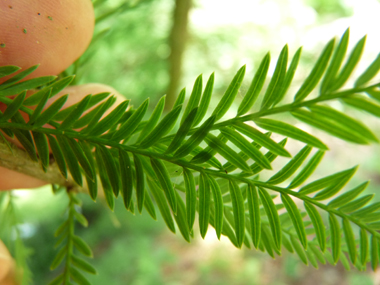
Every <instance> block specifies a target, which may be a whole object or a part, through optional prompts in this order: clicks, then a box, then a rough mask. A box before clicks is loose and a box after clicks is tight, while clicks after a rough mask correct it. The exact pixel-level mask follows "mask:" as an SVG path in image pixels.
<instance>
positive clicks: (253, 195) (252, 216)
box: [247, 184, 261, 248]
mask: <svg viewBox="0 0 380 285" xmlns="http://www.w3.org/2000/svg"><path fill="white" fill-rule="evenodd" d="M247 192H248V195H247V200H248V209H249V220H250V224H251V237H252V241H253V245H254V246H255V248H258V246H259V243H260V238H261V217H260V200H259V195H258V193H257V189H256V187H255V186H252V185H250V184H248V190H247Z"/></svg>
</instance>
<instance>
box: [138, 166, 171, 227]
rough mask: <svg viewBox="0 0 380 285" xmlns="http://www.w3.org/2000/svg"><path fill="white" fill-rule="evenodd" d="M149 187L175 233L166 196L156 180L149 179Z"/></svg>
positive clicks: (163, 215) (168, 224) (165, 219)
mask: <svg viewBox="0 0 380 285" xmlns="http://www.w3.org/2000/svg"><path fill="white" fill-rule="evenodd" d="M144 168H145V169H146V166H145V165H144ZM147 182H148V186H149V189H150V191H151V193H152V194H153V197H154V200H155V201H156V203H157V206H158V209H159V210H160V213H161V215H162V217H163V219H164V221H165V223H166V225H167V226H168V228H169V230H170V231H171V232H173V233H175V227H174V222H173V218H172V215H171V214H170V210H169V207H168V204H167V202H166V201H167V200H166V199H165V196H164V194H163V192H162V190H161V189H159V188H158V186H157V185H156V183H155V182H153V181H152V180H151V178H148V179H147Z"/></svg>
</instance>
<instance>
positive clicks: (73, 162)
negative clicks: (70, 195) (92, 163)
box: [56, 135, 83, 186]
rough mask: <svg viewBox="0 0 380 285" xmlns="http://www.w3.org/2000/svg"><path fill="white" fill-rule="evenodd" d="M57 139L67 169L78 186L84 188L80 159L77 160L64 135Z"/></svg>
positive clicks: (58, 136)
mask: <svg viewBox="0 0 380 285" xmlns="http://www.w3.org/2000/svg"><path fill="white" fill-rule="evenodd" d="M56 137H57V141H58V144H59V146H60V148H61V150H62V153H63V156H64V158H65V161H66V163H67V167H68V168H69V170H70V173H71V176H72V177H73V179H74V181H75V182H76V183H77V184H78V185H80V186H82V185H83V181H82V173H81V170H80V167H79V163H78V159H77V158H76V156H75V153H74V151H73V150H72V148H71V146H70V144H69V142H68V139H67V138H66V137H65V136H62V135H57V136H56Z"/></svg>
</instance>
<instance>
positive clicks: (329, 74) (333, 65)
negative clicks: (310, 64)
mask: <svg viewBox="0 0 380 285" xmlns="http://www.w3.org/2000/svg"><path fill="white" fill-rule="evenodd" d="M349 37H350V28H347V30H346V31H345V32H344V34H343V36H342V38H341V40H340V42H339V45H338V47H337V48H336V49H335V52H334V55H333V57H332V59H331V62H330V65H329V67H328V68H327V71H326V73H325V76H324V77H323V80H322V83H321V90H320V92H319V93H320V94H324V93H326V92H327V91H328V90H329V88H330V87H331V85H332V84H333V83H334V79H335V77H336V75H337V73H338V71H339V69H340V66H341V65H342V62H343V59H344V57H345V55H346V52H347V46H348V39H349Z"/></svg>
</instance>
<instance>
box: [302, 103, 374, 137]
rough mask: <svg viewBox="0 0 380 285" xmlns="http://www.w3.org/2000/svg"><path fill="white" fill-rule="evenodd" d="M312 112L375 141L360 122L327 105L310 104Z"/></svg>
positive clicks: (348, 130) (372, 135)
mask: <svg viewBox="0 0 380 285" xmlns="http://www.w3.org/2000/svg"><path fill="white" fill-rule="evenodd" d="M308 108H309V109H310V110H311V111H312V112H313V113H315V114H318V115H321V116H323V117H325V118H326V119H328V120H331V121H333V122H334V123H336V124H337V125H339V126H341V127H343V128H345V129H346V130H347V132H352V133H354V134H355V135H357V136H361V137H364V138H366V139H368V140H371V141H374V142H377V141H378V139H377V138H376V136H375V135H374V134H373V133H372V132H371V131H370V130H369V129H368V128H367V127H366V126H365V125H363V124H362V123H361V122H359V121H357V120H355V119H353V118H351V117H349V116H347V115H345V114H344V113H341V112H338V111H336V110H335V109H333V108H330V107H328V106H318V105H314V106H310V107H308Z"/></svg>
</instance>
